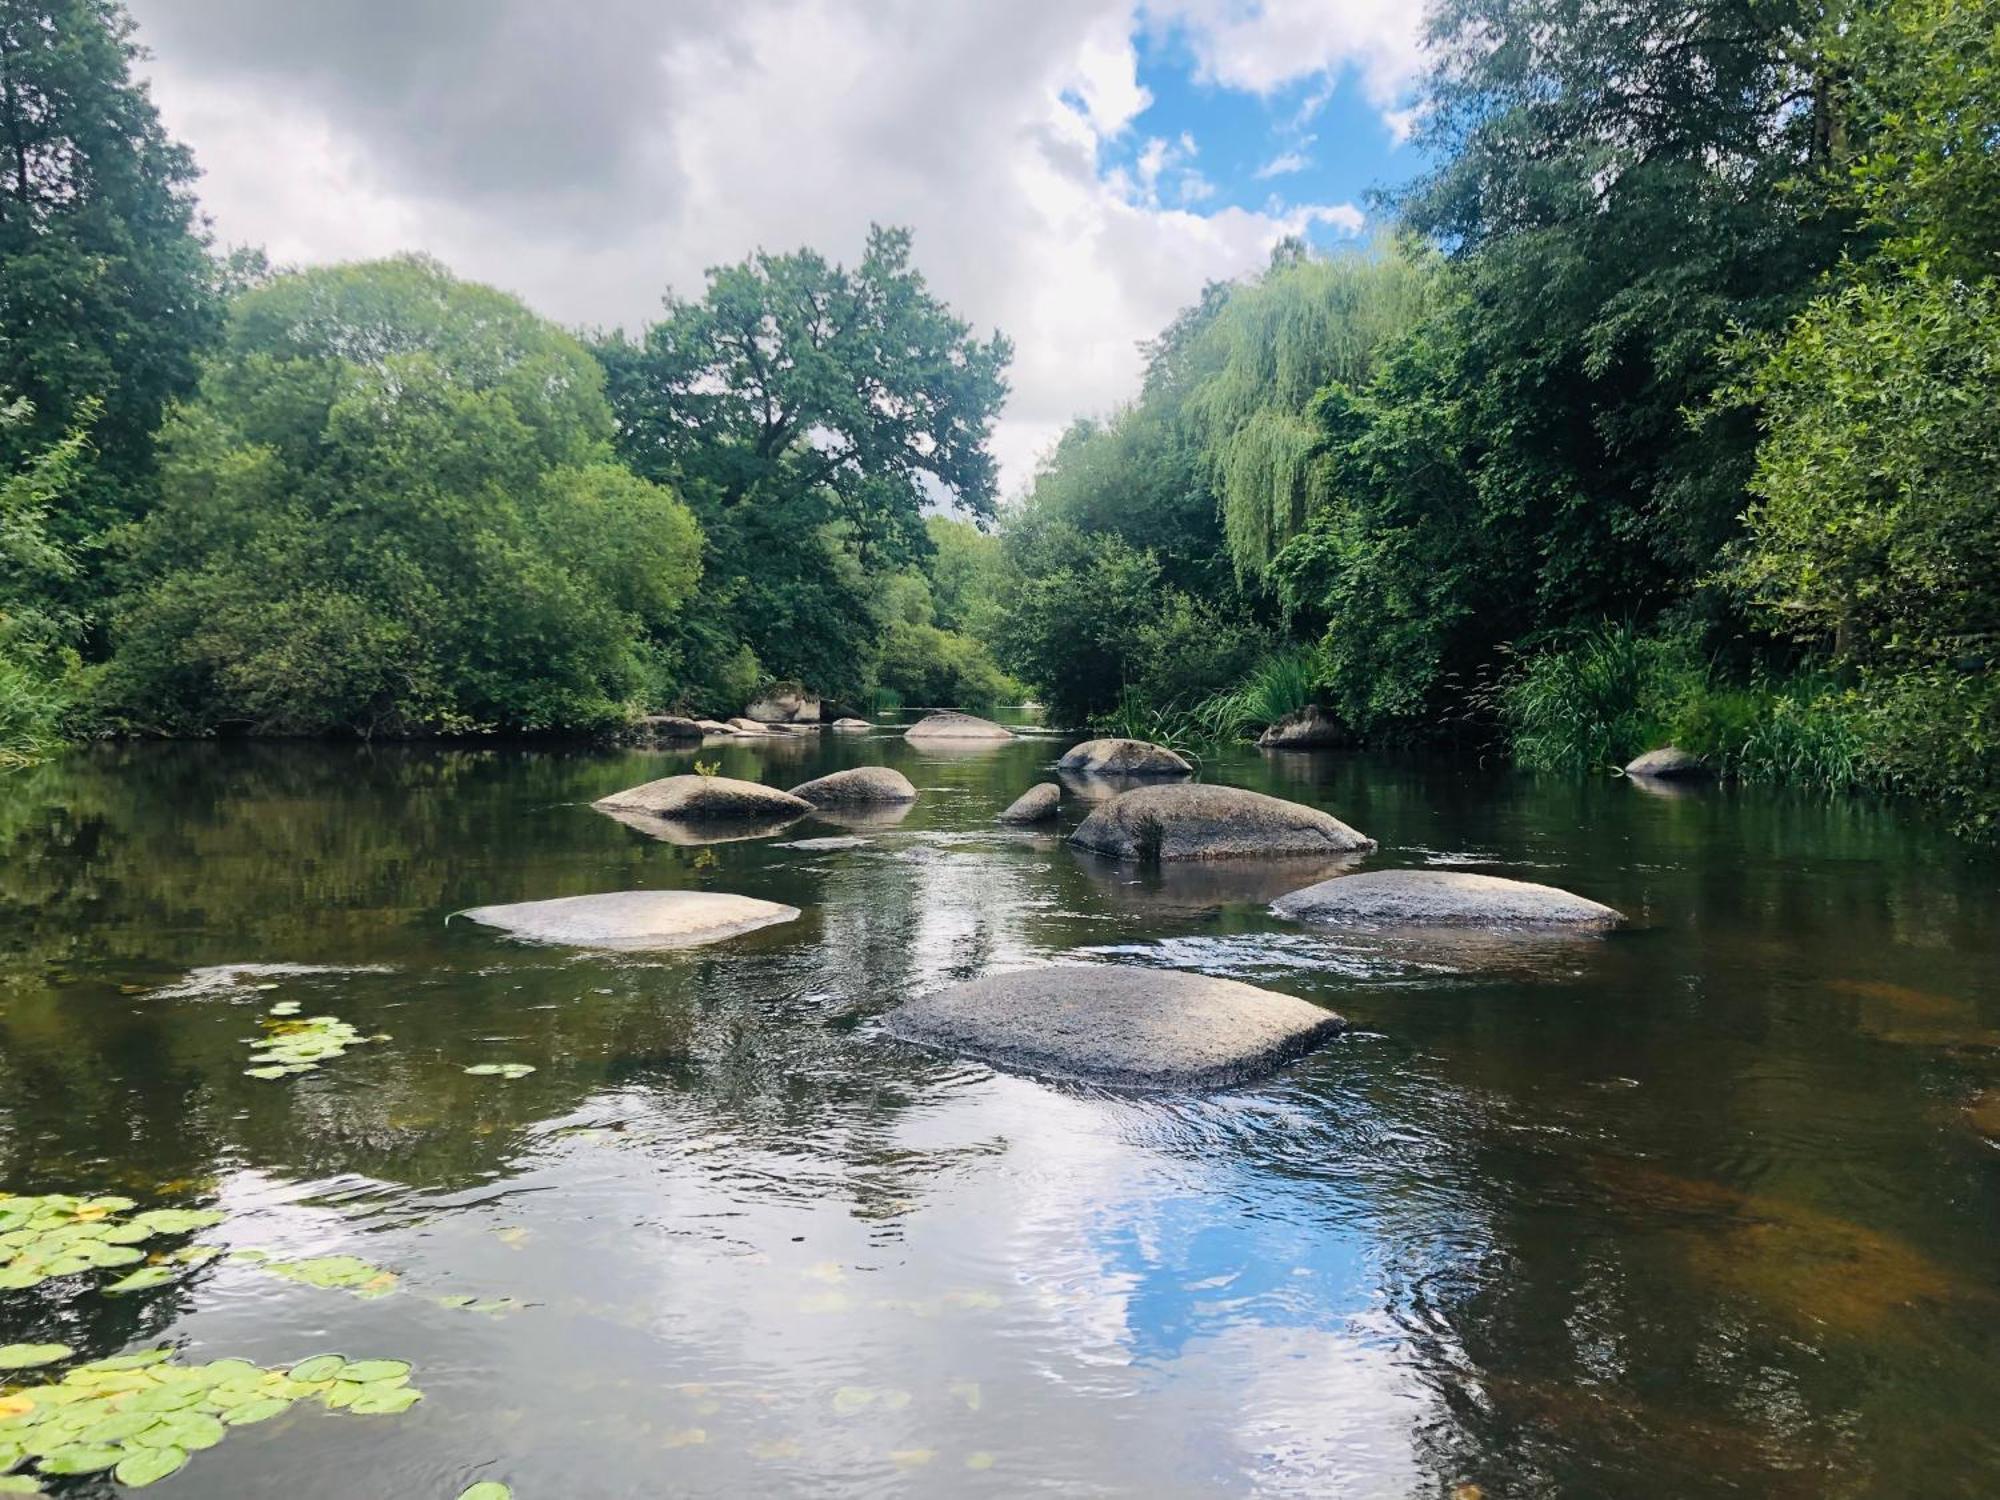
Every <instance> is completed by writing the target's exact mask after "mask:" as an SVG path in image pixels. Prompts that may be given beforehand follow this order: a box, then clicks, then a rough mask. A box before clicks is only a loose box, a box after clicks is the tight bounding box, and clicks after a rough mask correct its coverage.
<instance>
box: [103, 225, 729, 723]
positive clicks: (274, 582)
mask: <svg viewBox="0 0 2000 1500" xmlns="http://www.w3.org/2000/svg"><path fill="white" fill-rule="evenodd" d="M610 432H611V416H610V412H609V409H608V407H607V406H606V403H605V400H604V396H603V389H602V377H601V375H600V373H599V371H598V368H597V366H596V364H595V363H594V362H593V361H592V360H591V359H590V357H589V355H588V354H587V353H586V352H585V351H584V350H583V349H582V348H581V346H579V345H578V344H577V343H576V342H575V341H574V340H572V339H571V338H569V337H568V336H567V335H565V334H563V333H562V332H561V331H560V330H558V329H556V328H555V327H553V326H552V325H550V324H548V323H546V322H544V321H542V320H541V319H539V318H537V317H535V316H534V315H533V314H532V313H530V312H528V311H527V309H525V308H523V307H522V306H521V305H520V304H519V303H518V302H515V301H514V300H513V299H512V298H509V297H507V296H505V295H504V294H502V293H500V292H496V291H493V290H491V289H488V288H485V287H479V286H474V285H470V284H467V283H462V282H459V281H456V280H454V279H453V278H452V277H451V276H450V275H449V274H448V273H446V272H445V271H444V270H443V269H442V268H441V267H439V266H437V265H436V264H435V263H433V262H429V261H425V260H420V259H402V260H395V261H385V262H378V263H374V264H369V265H359V266H346V267H338V268H331V269H326V270H316V271H310V272H305V273H301V274H297V275H292V276H286V277H281V278H278V279H276V280H274V281H272V282H271V283H270V284H269V285H268V286H266V287H264V288H262V289H261V290H258V291H254V292H250V293H248V294H246V295H245V296H244V297H242V298H241V299H240V300H239V301H238V302H237V304H236V305H235V307H234V309H233V311H232V316H231V320H230V327H229V332H228V336H227V340H226V343H225V346H224V349H223V350H222V352H221V353H220V354H219V355H218V356H217V357H216V359H215V360H214V361H213V362H212V363H211V365H210V367H209V368H208V370H207V371H206V373H205V374H204V376H203V380H202V386H201V393H200V396H199V398H198V399H197V400H196V401H194V402H193V403H191V404H190V405H189V406H188V407H186V408H184V409H182V410H179V411H177V412H176V413H174V415H173V416H172V417H171V418H170V420H169V422H168V424H167V426H166V428H165V430H164V432H163V434H162V449H163V454H164V459H163V472H162V490H163V492H162V497H161V502H160V506H159V508H158V510H157V511H156V512H155V513H154V514H153V515H152V516H151V517H150V518H149V519H148V520H147V521H146V522H145V523H144V525H143V526H142V527H140V528H138V529H137V530H136V532H135V533H134V534H133V535H132V536H131V537H130V538H129V540H128V544H127V545H128V548H129V554H130V557H131V560H132V566H133V568H134V570H135V572H136V574H137V576H138V577H139V579H140V580H141V581H140V582H139V583H138V585H137V586H136V587H135V588H134V589H133V590H132V591H131V592H130V593H129V594H127V595H126V596H125V597H124V598H123V599H121V601H120V604H119V608H118V611H117V614H116V617H115V620H114V638H115V641H116V647H117V649H116V655H115V657H114V659H113V660H112V661H111V663H110V664H109V668H108V670H107V671H106V673H105V674H104V676H103V679H102V682H101V684H100V696H101V701H102V702H103V704H104V706H105V708H106V709H107V711H109V712H110V713H112V714H114V715H115V716H117V717H118V718H120V719H123V720H125V721H127V722H130V723H133V724H135V725H138V726H141V727H146V728H157V729H164V730H167V731H169V732H180V733H185V732H195V731H206V730H213V729H216V728H220V727H224V726H229V725H242V726H247V727H250V728H252V729H254V730H256V731H259V732H265V733H323V732H327V731H336V730H340V731H348V732H353V733H360V734H391V735H397V734H417V733H432V732H463V731H469V730H484V729H560V728H574V727H588V726H593V725H599V724H607V723H610V722H613V721H615V720H617V719H619V718H620V717H622V715H623V713H624V704H625V702H626V701H627V700H629V699H635V698H642V697H657V696H659V695H660V694H661V693H662V692H663V691H664V688H665V686H666V680H667V673H668V671H669V669H670V666H671V660H670V658H669V657H668V656H667V655H666V654H665V653H664V652H663V651H662V650H661V648H660V646H659V644H658V643H659V641H660V639H661V638H662V637H663V636H664V634H665V633H666V632H667V631H668V630H669V629H670V628H671V626H672V625H673V623H674V617H675V614H676V612H677V611H678V609H679V606H680V605H681V603H682V602H683V601H684V600H685V599H686V597H687V596H688V594H689V593H690V592H691V590H692V588H693V585H694V581H695V578H696V576H697V561H696V559H697V556H698V552H699V547H700V533H699V530H698V528H697V527H696V524H695V522H694V520H693V518H692V517H691V516H690V515H689V513H688V511H687V509H686V508H685V507H684V506H682V505H681V504H680V503H679V502H678V501H677V500H676V499H675V498H674V497H673V496H672V495H671V494H669V493H667V492H666V491H664V490H662V489H660V488H659V487H657V486H655V485H652V484H648V483H647V482H645V481H643V480H640V479H638V478H636V477H634V476H633V475H632V474H630V473H629V472H627V471H626V470H624V469H622V468H620V467H618V466H616V465H614V464H613V463H611V462H610V461H609V446H608V440H609V436H610Z"/></svg>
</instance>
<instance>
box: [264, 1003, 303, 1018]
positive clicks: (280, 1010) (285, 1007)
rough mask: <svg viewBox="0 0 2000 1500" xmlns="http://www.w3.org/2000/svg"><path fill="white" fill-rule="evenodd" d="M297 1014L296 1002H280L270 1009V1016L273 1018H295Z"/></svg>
mask: <svg viewBox="0 0 2000 1500" xmlns="http://www.w3.org/2000/svg"><path fill="white" fill-rule="evenodd" d="M298 1013H299V1002H298V1001H296V1000H280V1001H279V1002H278V1003H277V1004H276V1005H274V1006H272V1007H271V1014H272V1015H274V1016H295V1015H297V1014H298Z"/></svg>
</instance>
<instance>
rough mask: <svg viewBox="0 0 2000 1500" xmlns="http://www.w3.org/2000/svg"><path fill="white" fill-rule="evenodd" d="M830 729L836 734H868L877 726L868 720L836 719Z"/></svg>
mask: <svg viewBox="0 0 2000 1500" xmlns="http://www.w3.org/2000/svg"><path fill="white" fill-rule="evenodd" d="M829 727H830V728H831V729H832V730H833V732H834V733H835V734H866V733H868V732H869V731H870V730H871V729H873V728H874V727H875V726H874V725H873V724H870V723H869V722H868V721H867V720H866V719H835V720H834V721H833V723H832V724H831V725H830V726H829Z"/></svg>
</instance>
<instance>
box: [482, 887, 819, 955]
mask: <svg viewBox="0 0 2000 1500" xmlns="http://www.w3.org/2000/svg"><path fill="white" fill-rule="evenodd" d="M460 915H461V916H464V917H467V918H469V919H470V920H472V921H474V922H478V923H481V924H482V925H484V926H487V927H498V928H500V929H501V930H502V931H504V932H507V933H510V934H512V935H513V936H514V937H517V938H522V939H524V940H526V941H528V942H532V943H559V944H562V945H564V946H566V947H572V948H622V949H633V948H685V947H692V946H693V945H695V944H698V943H713V942H718V941H720V940H721V939H723V938H730V937H737V936H740V935H741V934H743V933H746V932H755V931H756V930H757V929H758V928H760V927H770V926H774V925H775V924H777V923H779V922H791V921H795V920H797V918H798V915H799V909H798V908H797V907H796V906H780V905H779V904H778V903H777V902H775V901H759V900H757V899H756V898H755V897H752V896H731V895H725V894H724V893H722V892H720V891H608V892H606V893H604V894H602V895H596V896H559V897H557V898H556V899H554V900H552V901H517V902H514V903H513V904H511V905H506V906H475V907H473V908H472V909H471V910H469V911H466V912H462V913H460Z"/></svg>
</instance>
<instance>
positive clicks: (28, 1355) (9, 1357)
mask: <svg viewBox="0 0 2000 1500" xmlns="http://www.w3.org/2000/svg"><path fill="white" fill-rule="evenodd" d="M74 1352H75V1351H74V1350H72V1349H71V1348H70V1346H69V1345H68V1344H6V1345H0V1370H32V1369H34V1368H35V1367H36V1366H37V1365H52V1364H54V1363H55V1362H56V1361H57V1360H62V1359H68V1358H69V1357H70V1355H71V1354H73V1353H74Z"/></svg>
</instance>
